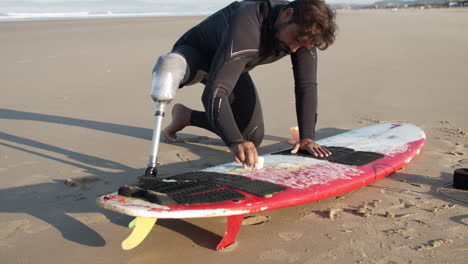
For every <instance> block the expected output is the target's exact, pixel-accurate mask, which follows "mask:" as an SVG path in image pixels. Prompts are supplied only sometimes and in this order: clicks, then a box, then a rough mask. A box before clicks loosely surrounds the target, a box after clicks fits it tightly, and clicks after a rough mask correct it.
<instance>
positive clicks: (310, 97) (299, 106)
mask: <svg viewBox="0 0 468 264" xmlns="http://www.w3.org/2000/svg"><path fill="white" fill-rule="evenodd" d="M291 62H292V65H293V72H294V83H295V89H294V91H295V96H296V114H297V123H298V126H299V133H300V137H301V139H305V138H310V139H314V137H315V123H316V122H317V50H316V49H315V48H314V49H312V50H308V49H306V48H300V49H299V50H297V51H296V52H295V53H292V54H291Z"/></svg>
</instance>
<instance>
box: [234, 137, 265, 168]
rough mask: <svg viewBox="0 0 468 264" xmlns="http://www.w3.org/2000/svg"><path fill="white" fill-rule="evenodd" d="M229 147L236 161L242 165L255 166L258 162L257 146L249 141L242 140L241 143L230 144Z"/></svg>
mask: <svg viewBox="0 0 468 264" xmlns="http://www.w3.org/2000/svg"><path fill="white" fill-rule="evenodd" d="M229 149H230V150H231V153H232V155H233V156H234V160H235V161H236V162H237V163H242V165H244V167H250V168H253V167H256V166H257V164H258V154H257V148H255V145H254V144H253V143H252V142H250V141H243V142H241V143H237V144H232V145H231V146H230V147H229Z"/></svg>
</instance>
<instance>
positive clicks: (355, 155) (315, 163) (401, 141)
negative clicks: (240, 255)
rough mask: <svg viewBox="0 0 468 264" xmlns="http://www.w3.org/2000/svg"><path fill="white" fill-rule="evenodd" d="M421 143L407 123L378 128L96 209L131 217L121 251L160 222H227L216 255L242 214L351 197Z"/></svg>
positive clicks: (160, 185) (135, 191) (131, 194)
mask: <svg viewBox="0 0 468 264" xmlns="http://www.w3.org/2000/svg"><path fill="white" fill-rule="evenodd" d="M425 141H426V136H425V134H424V132H423V131H422V130H421V129H420V128H419V127H417V126H415V125H412V124H406V123H385V124H376V125H372V126H368V127H364V128H360V129H356V130H351V131H348V132H345V133H342V134H339V135H336V136H332V137H329V138H325V139H322V140H318V141H317V143H318V144H320V145H322V146H326V147H327V148H328V149H329V150H331V151H332V153H333V155H331V156H330V157H328V158H316V157H312V156H311V155H309V154H308V153H303V152H301V153H298V154H295V155H292V154H290V149H286V150H284V151H279V152H275V153H270V154H266V155H262V157H263V158H264V165H263V168H261V169H250V168H243V167H242V166H240V165H239V164H237V163H235V162H232V163H227V164H222V165H218V166H214V167H210V168H207V169H203V170H200V171H196V172H193V173H186V174H182V175H175V176H172V177H169V178H164V179H159V180H157V181H156V182H155V183H154V184H149V185H148V184H147V185H135V186H126V187H122V188H123V189H122V188H121V189H119V192H114V193H111V194H107V195H102V196H100V197H98V198H97V201H96V203H97V206H98V207H100V208H103V209H106V210H110V211H114V212H118V213H121V214H126V215H129V216H134V217H136V220H134V221H132V223H131V224H130V226H134V230H133V232H132V234H131V235H130V237H128V238H127V239H126V240H125V241H124V242H123V243H122V247H123V248H124V249H131V248H134V247H135V246H137V245H138V244H139V243H141V242H142V241H143V240H144V238H145V237H146V235H147V234H148V233H150V231H151V228H152V227H153V226H154V223H155V222H156V219H157V218H163V219H182V218H202V217H219V216H227V218H228V219H227V220H228V221H227V228H226V232H225V234H224V237H223V238H222V240H221V241H220V242H219V244H218V245H217V247H216V249H217V250H221V249H223V248H225V247H227V246H229V245H231V244H232V243H234V241H235V238H236V236H237V234H238V232H239V230H240V227H241V224H242V221H243V219H244V215H245V214H252V213H259V212H265V211H268V210H274V209H279V208H284V207H289V206H295V205H300V204H305V203H310V202H314V201H318V200H322V199H326V198H329V197H333V196H337V195H340V194H343V193H346V192H350V191H352V190H355V189H357V188H360V187H363V186H365V185H368V184H370V183H372V182H375V181H377V180H379V179H382V178H384V177H386V176H388V175H389V174H391V173H393V172H395V171H397V170H399V169H401V168H402V167H404V166H405V165H407V164H408V163H410V162H411V161H412V160H413V159H414V158H415V157H416V156H417V155H418V154H419V153H420V151H421V150H422V148H423V146H424V143H425Z"/></svg>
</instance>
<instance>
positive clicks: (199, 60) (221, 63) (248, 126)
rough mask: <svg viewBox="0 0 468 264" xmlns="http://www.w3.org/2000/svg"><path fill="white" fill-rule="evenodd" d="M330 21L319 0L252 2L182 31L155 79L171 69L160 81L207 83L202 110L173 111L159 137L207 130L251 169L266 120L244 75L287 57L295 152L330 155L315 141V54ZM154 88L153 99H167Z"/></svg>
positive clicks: (331, 27) (331, 36)
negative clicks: (292, 95) (295, 124)
mask: <svg viewBox="0 0 468 264" xmlns="http://www.w3.org/2000/svg"><path fill="white" fill-rule="evenodd" d="M334 19H335V15H334V12H333V11H332V10H331V9H330V8H329V7H328V6H327V5H326V4H325V2H324V1H320V0H296V1H293V2H288V1H278V0H250V1H242V2H233V3H232V4H230V5H228V6H227V7H225V8H223V9H221V10H219V11H218V12H216V13H214V14H213V15H211V16H210V17H208V18H206V19H205V20H204V21H202V22H201V23H200V24H198V25H196V26H195V27H193V28H192V29H190V30H189V31H187V32H186V33H185V34H184V35H182V37H181V38H180V39H179V40H178V41H177V42H176V43H175V45H174V46H173V48H172V51H171V53H169V54H166V55H163V56H161V57H160V61H161V63H160V61H158V63H157V64H156V66H155V67H154V69H153V74H154V75H153V76H158V74H161V73H164V72H168V71H169V72H170V73H171V74H169V75H167V76H170V77H168V78H173V79H170V80H163V81H166V82H167V83H175V84H176V85H177V86H178V88H182V87H184V86H189V85H193V84H195V83H202V84H204V85H205V89H204V91H203V95H202V102H203V106H204V111H197V110H193V109H190V108H188V107H186V106H185V105H182V104H176V105H174V107H173V109H172V121H171V123H170V124H169V125H168V126H167V127H166V128H165V129H164V130H163V131H162V133H163V134H164V136H165V137H166V139H167V140H169V141H174V140H176V139H177V137H176V133H177V132H178V131H180V130H182V129H184V128H185V127H187V126H196V127H200V128H204V129H207V130H209V131H211V132H214V133H216V134H217V135H218V136H220V137H221V138H222V140H223V141H224V143H225V144H226V145H227V146H228V147H229V149H230V151H231V152H232V154H233V156H234V160H235V161H236V162H239V163H242V164H244V166H248V167H253V166H256V164H257V162H258V153H257V149H256V148H257V147H258V146H259V145H260V143H261V142H262V140H263V137H264V122H263V114H262V108H261V106H260V100H259V96H258V94H257V90H256V88H255V85H254V83H253V81H252V78H251V77H250V75H249V71H250V70H252V69H253V68H254V67H256V66H258V65H261V64H268V63H272V62H274V61H277V60H279V59H281V58H282V57H284V56H286V55H290V57H291V63H292V66H293V73H294V81H295V98H296V114H297V121H298V125H299V131H300V139H301V140H300V141H299V142H297V143H296V144H295V146H294V149H293V150H292V153H296V152H297V151H298V150H299V149H301V150H307V151H308V152H309V153H310V154H312V155H315V156H320V157H325V156H329V155H331V152H330V151H329V150H327V149H326V148H324V147H322V146H320V145H318V144H317V143H315V141H314V136H315V124H316V121H317V114H316V113H317V82H316V75H317V48H318V49H320V50H324V49H326V48H327V47H328V46H329V45H331V44H332V43H333V42H334V40H335V31H336V28H337V26H336V24H335V22H334ZM166 65H167V66H166ZM175 65H183V66H175ZM177 67H179V68H180V69H179V68H177ZM182 67H183V68H182ZM174 76H175V77H174ZM177 76H179V77H177ZM155 78H157V77H155ZM159 78H160V79H161V78H162V77H159ZM154 83H155V82H154V80H153V90H152V96H153V99H155V98H157V97H158V96H160V95H161V93H162V94H164V93H165V91H161V88H160V87H155V86H154ZM166 94H175V92H172V93H171V92H168V93H166ZM155 100H156V99H155Z"/></svg>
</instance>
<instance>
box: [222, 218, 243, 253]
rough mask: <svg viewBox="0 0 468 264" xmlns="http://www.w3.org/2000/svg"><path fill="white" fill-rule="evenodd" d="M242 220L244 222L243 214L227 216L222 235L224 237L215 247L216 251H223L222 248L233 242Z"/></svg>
mask: <svg viewBox="0 0 468 264" xmlns="http://www.w3.org/2000/svg"><path fill="white" fill-rule="evenodd" d="M243 220H244V215H243V214H241V215H231V216H228V218H227V227H226V232H225V233H224V236H223V239H222V240H221V242H219V244H218V245H217V246H216V250H217V251H220V250H223V249H224V248H226V247H228V246H230V245H231V244H233V243H234V242H235V240H236V237H237V234H238V233H239V230H240V228H241V225H242V221H243Z"/></svg>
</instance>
